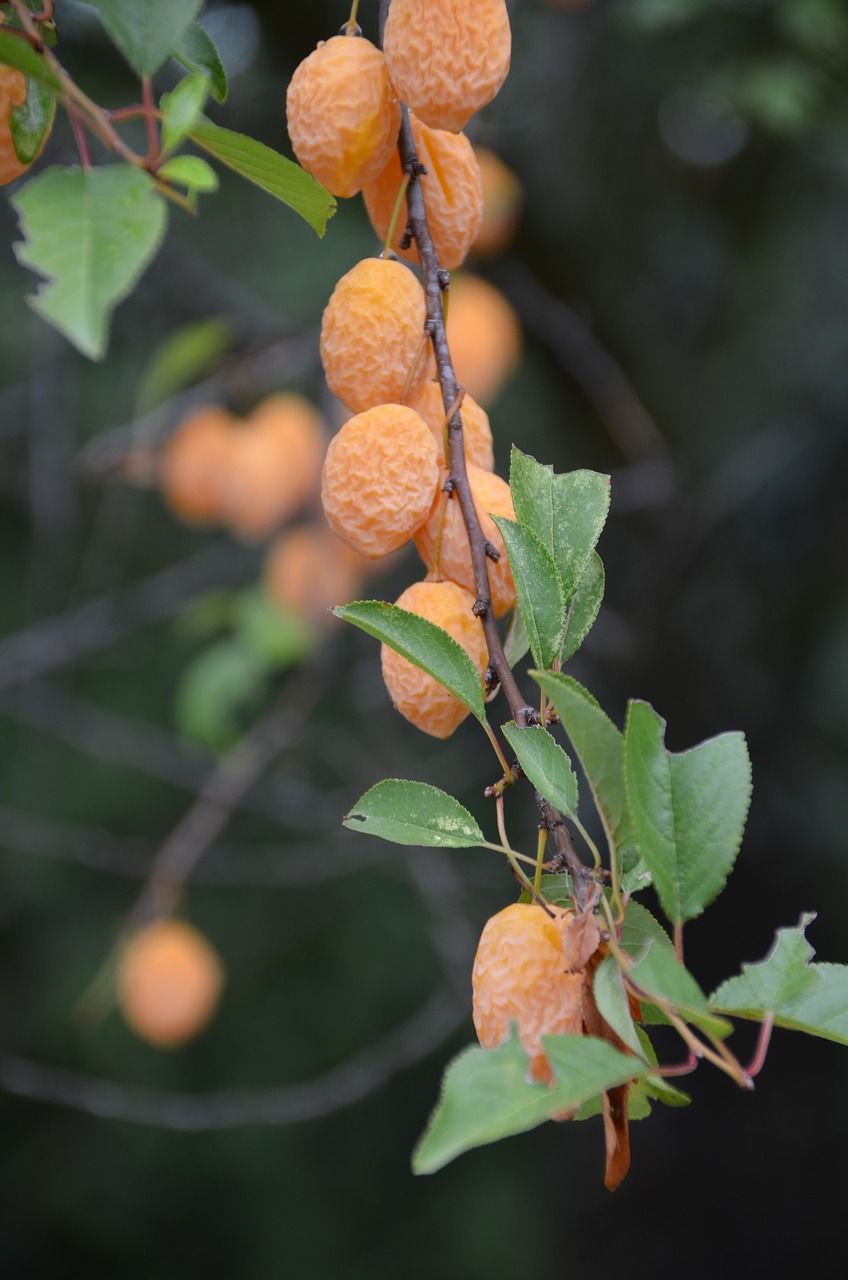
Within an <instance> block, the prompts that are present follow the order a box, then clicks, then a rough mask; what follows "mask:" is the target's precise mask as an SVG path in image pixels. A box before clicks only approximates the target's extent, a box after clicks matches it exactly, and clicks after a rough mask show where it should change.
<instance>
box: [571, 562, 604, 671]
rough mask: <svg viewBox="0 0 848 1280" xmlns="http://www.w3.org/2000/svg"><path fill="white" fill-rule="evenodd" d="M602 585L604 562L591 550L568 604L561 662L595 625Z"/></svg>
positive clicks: (602, 594) (579, 644)
mask: <svg viewBox="0 0 848 1280" xmlns="http://www.w3.org/2000/svg"><path fill="white" fill-rule="evenodd" d="M604 586H605V577H604V562H603V560H602V559H601V557H600V556H599V555H598V553H597V551H593V552H592V555H591V557H590V558H589V563H588V565H587V566H586V569H585V572H584V574H583V577H582V578H581V579H580V582H579V583H578V586H577V591H576V593H575V595H574V598H573V599H572V601H571V604H570V606H569V612H568V619H567V621H566V624H565V643H564V645H563V647H562V654H561V655H560V658H561V661H562V662H567V661H568V659H569V658H573V657H574V655H575V653H576V652H577V650H578V649H579V648H580V646H581V644H582V643H583V641H584V640H585V639H586V637H587V635H588V634H589V632H590V631H591V630H592V627H593V626H594V625H595V619H596V618H597V616H598V614H599V613H600V609H601V604H602V602H603V598H604Z"/></svg>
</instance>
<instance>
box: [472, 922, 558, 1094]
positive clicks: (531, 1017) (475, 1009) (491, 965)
mask: <svg viewBox="0 0 848 1280" xmlns="http://www.w3.org/2000/svg"><path fill="white" fill-rule="evenodd" d="M551 910H552V911H553V916H549V915H548V914H547V912H546V911H544V910H543V909H542V907H540V906H539V905H538V903H535V902H529V903H525V902H514V903H513V904H512V905H511V906H509V907H506V908H504V910H503V911H499V912H498V914H497V915H495V916H492V918H491V919H490V920H489V921H487V923H486V925H485V927H484V929H483V932H482V934H481V936H480V942H479V945H478V947H477V955H476V956H475V959H474V968H473V970H472V974H471V987H472V992H473V1002H472V1014H473V1018H474V1027H475V1029H476V1031H477V1037H478V1039H479V1041H480V1044H481V1045H482V1046H483V1048H484V1049H496V1048H497V1047H498V1045H500V1044H503V1042H504V1041H505V1040H507V1039H509V1035H510V1028H511V1026H512V1024H513V1023H515V1024H516V1026H517V1028H518V1036H519V1039H520V1040H521V1045H522V1047H523V1049H524V1051H525V1053H526V1054H527V1056H528V1058H529V1059H530V1076H531V1078H532V1079H533V1080H538V1081H540V1082H541V1083H543V1084H553V1083H554V1076H553V1072H552V1071H551V1065H550V1063H549V1061H548V1058H547V1055H546V1053H545V1050H544V1048H543V1047H542V1037H543V1036H552V1035H580V1034H582V1003H581V998H580V989H581V985H582V982H583V975H582V974H580V973H569V972H568V970H567V968H566V962H565V955H564V953H563V939H564V936H565V932H566V930H567V929H568V927H569V925H570V924H571V921H572V920H573V919H574V917H573V915H572V913H571V912H569V911H562V910H561V909H560V908H558V907H552V908H551Z"/></svg>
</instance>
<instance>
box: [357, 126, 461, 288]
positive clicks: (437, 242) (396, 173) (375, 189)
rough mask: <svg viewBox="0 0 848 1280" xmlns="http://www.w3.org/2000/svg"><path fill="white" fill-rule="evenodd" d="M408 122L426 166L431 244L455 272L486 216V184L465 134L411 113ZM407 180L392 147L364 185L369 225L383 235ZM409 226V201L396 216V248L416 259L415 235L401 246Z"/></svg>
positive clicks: (423, 182) (424, 186)
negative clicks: (432, 126)
mask: <svg viewBox="0 0 848 1280" xmlns="http://www.w3.org/2000/svg"><path fill="white" fill-rule="evenodd" d="M409 119H410V123H411V125H412V134H413V137H414V138H415V149H416V151H417V153H418V159H419V160H420V161H421V163H422V164H423V165H424V167H425V169H426V170H427V172H426V173H424V174H422V176H421V178H420V182H421V190H422V192H423V194H424V203H425V206H426V209H427V220H428V222H429V225H430V233H431V235H432V237H433V246H434V248H435V250H436V253H437V254H438V257H439V262H440V263H441V265H442V266H443V267H446V268H447V269H448V270H449V271H452V270H453V268H454V267H458V266H459V265H460V264H461V263H462V262H464V261H465V255H466V254H467V253H468V250H469V249H470V248H471V245H472V244H473V243H474V238H475V236H476V235H477V233H478V231H479V228H480V223H481V222H482V220H483V187H482V183H481V179H480V167H479V165H478V164H477V158H476V156H475V154H474V148H473V147H472V145H471V143H470V142H469V141H468V139H467V138H466V136H465V134H464V133H449V132H447V130H445V129H429V128H428V127H427V125H426V124H422V123H421V121H420V120H418V119H417V118H416V117H415V116H414V115H413V114H412V113H411V112H410V117H409ZM402 180H403V169H402V168H401V163H400V155H399V153H398V150H397V148H395V150H394V151H393V152H392V154H391V156H390V158H389V162H388V164H387V165H386V167H385V168H384V169H383V171H382V173H380V175H379V176H378V177H377V178H375V179H374V181H373V182H369V183H368V184H367V185H366V186H365V187H363V189H362V196H363V199H364V200H365V208H366V209H367V210H368V216H369V218H370V219H371V225H372V226H373V228H374V230H375V231H376V232H377V235H378V236H379V238H380V240H382V241H385V239H386V236H387V235H388V231H389V223H390V222H391V219H392V213H393V212H394V207H395V203H396V201H397V196H398V192H399V190H400V186H401V182H402ZM405 229H406V206H405V205H404V206H403V208H402V209H401V212H400V213H399V215H398V219H397V223H396V225H395V234H394V239H393V240H392V246H391V247H392V248H393V249H394V251H395V253H398V254H400V256H401V257H402V258H408V259H409V260H410V261H411V262H418V248H417V246H416V244H415V241H414V240H413V241H412V243H411V245H410V246H409V248H408V249H402V248H401V244H400V242H401V239H402V237H403V234H404V231H405Z"/></svg>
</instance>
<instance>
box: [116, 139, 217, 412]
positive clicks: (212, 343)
mask: <svg viewBox="0 0 848 1280" xmlns="http://www.w3.org/2000/svg"><path fill="white" fill-rule="evenodd" d="M193 158H194V157H192V156H180V157H179V160H190V159H193ZM172 163H173V164H176V163H178V161H176V160H175V161H172ZM202 163H203V161H201V164H202ZM232 340H233V335H232V331H231V329H230V327H229V325H228V324H227V323H226V322H225V321H224V320H221V319H218V318H216V319H213V320H200V321H198V322H197V323H196V324H187V325H183V326H182V328H180V329H175V330H174V331H173V332H172V333H169V334H168V336H167V338H165V339H164V341H163V342H161V343H160V344H159V346H158V347H157V348H156V349H155V351H154V352H153V355H152V357H151V359H150V364H149V365H148V366H147V369H146V371H145V372H144V374H143V375H142V377H141V380H140V382H139V385H138V390H137V391H136V397H135V413H136V416H137V417H140V416H141V415H142V414H145V413H148V412H149V411H150V410H151V409H155V407H156V405H158V404H161V403H162V401H163V400H168V399H169V398H170V397H171V396H173V395H175V394H176V393H177V392H178V391H182V390H183V389H184V388H185V387H189V386H191V384H192V383H193V382H194V381H195V379H196V378H198V377H199V376H200V375H201V374H202V373H203V372H204V370H205V369H208V368H209V366H210V365H211V364H213V363H214V361H216V360H217V359H218V358H219V356H221V355H223V354H224V352H225V351H226V350H227V349H228V348H229V347H230V345H231V343H232Z"/></svg>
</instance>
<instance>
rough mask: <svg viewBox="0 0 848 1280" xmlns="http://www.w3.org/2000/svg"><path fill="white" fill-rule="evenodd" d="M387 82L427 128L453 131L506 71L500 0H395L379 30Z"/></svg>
mask: <svg viewBox="0 0 848 1280" xmlns="http://www.w3.org/2000/svg"><path fill="white" fill-rule="evenodd" d="M383 49H384V51H385V54H386V65H387V67H388V69H389V76H390V77H391V81H392V84H393V85H394V87H395V89H396V90H397V91H398V94H399V95H400V97H401V99H402V100H403V101H404V102H405V103H406V105H407V106H408V107H409V108H410V110H412V111H414V112H415V114H416V115H417V116H418V117H419V118H420V119H421V120H423V121H424V123H425V124H428V125H429V126H430V127H431V128H432V129H450V130H452V131H453V132H454V133H456V132H457V131H458V130H459V129H461V128H462V127H463V126H464V125H465V123H466V121H467V120H468V119H469V118H470V116H472V115H473V114H474V112H475V111H479V110H480V108H481V107H484V106H485V105H486V103H487V102H491V100H492V98H494V96H495V94H496V93H497V91H498V89H500V87H501V85H502V84H503V82H504V80H505V79H506V74H507V72H508V71H509V56H510V49H511V38H510V30H509V16H508V14H507V10H506V4H505V3H504V0H428V3H427V4H422V3H421V0H394V2H393V4H392V6H391V8H390V9H389V16H388V18H387V20H386V30H385V34H384V36H383Z"/></svg>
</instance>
